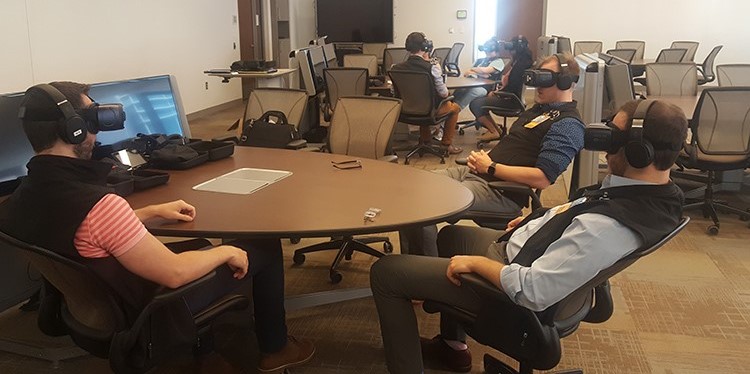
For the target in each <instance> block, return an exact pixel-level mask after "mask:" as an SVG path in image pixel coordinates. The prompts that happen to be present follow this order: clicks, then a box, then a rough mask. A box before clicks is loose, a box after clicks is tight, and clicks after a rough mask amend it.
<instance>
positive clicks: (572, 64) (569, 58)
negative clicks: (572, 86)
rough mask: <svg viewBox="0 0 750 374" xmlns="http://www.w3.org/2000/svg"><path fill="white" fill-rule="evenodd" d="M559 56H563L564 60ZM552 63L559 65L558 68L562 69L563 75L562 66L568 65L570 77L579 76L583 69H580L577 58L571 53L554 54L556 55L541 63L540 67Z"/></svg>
mask: <svg viewBox="0 0 750 374" xmlns="http://www.w3.org/2000/svg"><path fill="white" fill-rule="evenodd" d="M558 56H562V59H560V58H558ZM552 61H554V62H556V63H557V68H558V69H560V72H561V73H562V64H568V74H570V75H579V74H580V73H581V69H580V68H579V67H578V63H577V62H576V58H575V57H574V56H573V55H571V54H570V53H562V54H554V55H550V56H547V57H545V58H544V59H543V60H542V61H540V62H539V65H538V66H539V67H541V66H542V65H544V64H547V63H549V62H552Z"/></svg>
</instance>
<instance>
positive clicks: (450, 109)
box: [391, 32, 462, 154]
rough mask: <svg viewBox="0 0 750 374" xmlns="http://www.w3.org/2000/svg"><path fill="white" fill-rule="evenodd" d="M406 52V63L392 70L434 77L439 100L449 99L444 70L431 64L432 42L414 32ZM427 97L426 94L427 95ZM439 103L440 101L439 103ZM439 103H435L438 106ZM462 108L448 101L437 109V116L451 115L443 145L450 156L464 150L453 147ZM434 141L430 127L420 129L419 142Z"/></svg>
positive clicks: (395, 66) (446, 124) (408, 37)
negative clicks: (407, 52) (407, 55)
mask: <svg viewBox="0 0 750 374" xmlns="http://www.w3.org/2000/svg"><path fill="white" fill-rule="evenodd" d="M405 46H406V50H408V51H409V53H411V55H410V56H409V58H407V59H406V61H404V62H401V63H398V64H396V65H394V66H393V67H392V68H391V70H408V71H422V72H426V73H429V74H430V75H432V79H433V80H434V82H435V91H436V92H437V96H438V97H439V100H442V99H444V98H446V97H448V95H449V93H448V87H447V86H446V85H445V81H444V80H443V69H442V68H441V67H440V65H438V64H437V63H436V62H434V63H432V62H430V52H432V41H431V40H429V39H427V37H425V35H424V34H423V33H421V32H413V33H411V34H409V35H408V36H407V37H406V43H405ZM425 95H426V93H425ZM438 103H439V101H438ZM438 103H435V105H437V104H438ZM460 111H461V107H460V106H458V104H456V103H454V102H452V101H448V102H445V103H443V104H442V105H441V106H440V107H438V108H437V116H442V115H445V114H449V116H448V117H447V118H446V120H445V123H444V124H443V131H444V132H443V137H442V139H441V143H442V144H443V146H445V147H446V150H447V151H448V153H450V154H458V153H461V151H462V149H461V148H459V147H456V146H453V145H452V144H453V137H454V136H455V135H456V131H457V130H456V123H457V122H458V113H459V112H460ZM431 139H432V133H431V132H430V127H428V126H420V127H419V141H420V142H422V143H429V142H430V141H431Z"/></svg>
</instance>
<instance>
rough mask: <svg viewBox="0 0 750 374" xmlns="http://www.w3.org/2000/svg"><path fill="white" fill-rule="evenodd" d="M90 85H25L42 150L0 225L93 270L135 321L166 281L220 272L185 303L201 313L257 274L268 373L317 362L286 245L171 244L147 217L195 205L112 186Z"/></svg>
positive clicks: (28, 118) (259, 328)
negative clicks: (301, 318) (293, 325)
mask: <svg viewBox="0 0 750 374" xmlns="http://www.w3.org/2000/svg"><path fill="white" fill-rule="evenodd" d="M88 91H89V86H88V85H85V84H80V83H74V82H53V83H51V84H45V85H36V86H34V87H31V88H29V89H28V90H27V91H26V96H25V97H24V99H23V102H22V104H21V106H22V108H21V111H20V115H21V117H22V119H23V126H24V131H25V132H26V135H27V137H28V139H29V142H30V143H31V145H32V147H33V148H34V151H35V152H36V155H35V156H34V157H33V158H32V159H31V161H29V163H28V165H27V167H28V170H29V172H28V176H27V177H25V178H24V180H23V181H22V183H21V185H20V186H19V187H18V189H17V190H16V191H15V192H14V193H13V195H11V196H10V197H9V198H8V200H6V201H5V202H3V203H2V205H0V230H2V231H3V232H5V233H7V234H8V235H11V236H13V237H15V238H17V239H19V240H21V241H24V242H26V243H30V244H34V245H37V246H40V247H43V248H46V249H49V250H52V251H55V252H57V253H59V254H61V255H63V256H65V257H68V258H70V259H73V260H76V261H79V262H81V263H83V264H85V265H86V266H88V267H89V268H90V269H91V270H92V271H93V272H94V273H95V274H96V275H98V276H99V277H100V278H101V279H102V281H103V282H105V283H106V284H108V285H109V286H110V287H111V288H112V289H113V291H114V293H115V295H114V296H115V297H116V298H118V299H119V301H121V304H122V305H123V306H124V308H125V312H126V316H127V317H128V318H129V319H130V320H131V322H132V319H134V317H135V316H137V314H138V313H139V312H140V311H141V310H142V308H143V307H144V306H145V304H146V302H147V301H148V300H149V299H150V298H151V297H152V296H153V293H154V291H155V290H156V289H157V288H158V287H159V286H164V287H169V288H177V287H180V286H182V285H185V284H187V283H189V282H191V281H194V280H196V279H198V278H200V277H202V276H204V275H206V274H207V273H209V272H210V271H212V270H214V269H215V270H216V272H217V275H216V277H214V278H213V279H212V280H211V281H210V283H209V284H207V285H206V286H205V288H203V289H198V290H196V291H195V292H194V293H193V294H191V295H190V296H189V297H187V298H186V300H185V303H186V304H187V307H188V309H189V310H190V312H191V313H195V312H197V311H200V310H202V309H203V308H205V307H206V306H208V305H209V304H210V303H212V302H213V301H215V300H217V299H219V298H220V297H222V296H224V295H226V294H227V293H230V292H233V291H235V290H236V289H238V288H240V287H243V286H244V287H248V286H249V282H248V280H249V279H250V278H252V280H253V282H252V287H253V292H252V293H253V299H254V317H255V326H256V335H257V336H258V343H259V347H260V350H261V353H262V354H261V360H260V363H259V370H260V371H262V372H267V371H278V370H281V369H283V368H286V367H290V366H295V365H299V364H301V363H304V362H306V361H307V360H309V359H310V358H311V357H312V355H313V353H314V351H315V348H314V346H313V345H312V344H311V343H310V342H304V341H298V340H296V339H294V338H292V337H289V336H287V328H286V322H285V311H284V270H283V262H282V252H281V245H280V243H279V241H278V240H262V241H261V240H257V241H243V242H235V243H232V245H221V246H218V247H213V248H209V249H202V250H188V251H182V252H180V253H174V252H172V251H171V250H170V249H168V248H167V247H166V246H165V245H164V244H162V242H160V241H159V240H158V239H156V238H155V237H154V236H152V235H151V234H150V233H149V232H148V231H147V230H146V229H145V226H144V225H143V223H142V221H147V220H149V219H153V218H162V219H168V220H181V221H192V220H193V219H194V217H195V215H196V211H195V208H194V207H193V206H191V205H189V204H187V203H185V202H184V201H182V200H178V201H173V202H170V203H165V204H160V205H153V206H148V207H145V208H142V209H138V210H137V211H133V209H131V208H130V206H129V205H128V203H127V201H125V200H124V199H122V198H121V197H119V196H117V195H115V194H113V193H112V191H111V190H110V189H109V188H107V187H106V178H107V174H108V173H109V172H110V170H111V168H112V165H111V164H109V163H105V162H99V161H92V160H91V154H92V150H93V148H94V142H95V141H96V132H97V131H98V130H99V129H100V127H97V125H94V124H93V123H94V120H93V119H92V118H94V119H95V118H97V113H99V112H98V111H97V106H96V104H95V103H94V102H93V101H92V99H91V98H89V96H88ZM248 257H249V258H250V261H249V264H248ZM248 273H249V274H250V275H251V276H250V277H246V275H247V274H248ZM248 317H250V316H248Z"/></svg>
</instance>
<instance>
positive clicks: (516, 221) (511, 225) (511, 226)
mask: <svg viewBox="0 0 750 374" xmlns="http://www.w3.org/2000/svg"><path fill="white" fill-rule="evenodd" d="M521 221H523V216H518V217H516V218H514V219H513V220H512V221H510V222H508V226H507V227H505V231H510V230H513V229H514V228H516V226H518V224H519V223H521Z"/></svg>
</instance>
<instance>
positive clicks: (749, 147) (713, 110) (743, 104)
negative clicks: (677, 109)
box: [676, 87, 750, 235]
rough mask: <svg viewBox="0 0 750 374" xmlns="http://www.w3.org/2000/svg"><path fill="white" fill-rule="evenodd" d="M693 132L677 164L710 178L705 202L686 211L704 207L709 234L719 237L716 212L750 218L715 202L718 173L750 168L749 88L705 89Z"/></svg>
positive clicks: (745, 211)
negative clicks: (710, 221) (708, 219)
mask: <svg viewBox="0 0 750 374" xmlns="http://www.w3.org/2000/svg"><path fill="white" fill-rule="evenodd" d="M690 131H691V134H692V136H691V139H690V143H689V144H685V148H684V152H683V153H682V154H681V155H680V158H678V159H677V165H678V166H679V167H680V168H681V169H684V168H688V169H699V170H701V171H705V172H707V178H706V179H705V180H704V181H705V183H706V187H705V193H704V197H703V200H702V201H697V202H694V203H690V204H687V205H685V206H684V209H691V208H701V209H702V211H703V215H704V216H705V217H706V218H708V217H711V220H712V221H713V224H712V225H709V226H708V227H707V232H708V234H710V235H716V234H718V233H719V218H718V215H717V210H720V211H726V212H730V213H735V214H738V215H739V216H740V218H742V219H750V210H747V209H740V208H736V207H733V206H730V205H728V204H727V203H725V202H721V201H717V200H715V199H714V187H713V184H714V182H715V180H716V172H721V171H727V170H737V169H745V168H747V167H750V87H707V88H706V89H704V90H703V92H701V97H700V99H699V100H698V105H697V106H696V108H695V113H694V114H693V119H692V120H691V121H690ZM676 176H678V177H679V176H680V175H676ZM682 176H685V175H682ZM691 179H692V178H691Z"/></svg>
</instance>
